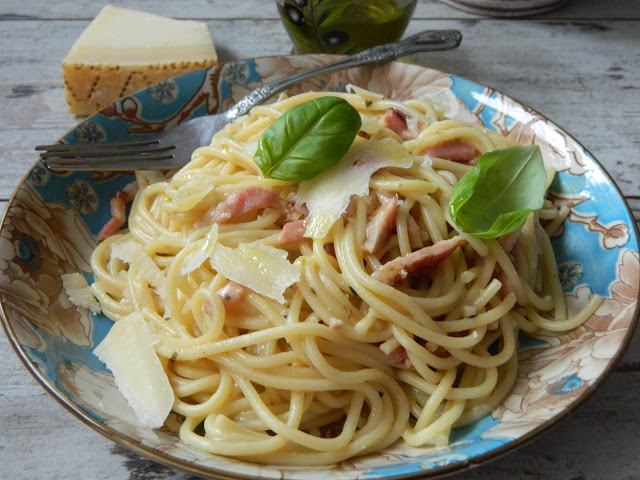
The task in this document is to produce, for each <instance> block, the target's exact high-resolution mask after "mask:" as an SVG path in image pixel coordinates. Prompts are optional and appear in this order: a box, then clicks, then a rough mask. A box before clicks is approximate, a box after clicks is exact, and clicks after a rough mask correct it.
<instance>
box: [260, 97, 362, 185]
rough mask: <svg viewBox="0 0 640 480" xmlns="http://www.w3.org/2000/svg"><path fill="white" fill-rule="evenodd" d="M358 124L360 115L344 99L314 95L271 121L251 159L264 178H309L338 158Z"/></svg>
mask: <svg viewBox="0 0 640 480" xmlns="http://www.w3.org/2000/svg"><path fill="white" fill-rule="evenodd" d="M360 125H361V119H360V114H359V113H358V111H357V110H356V109H355V108H353V107H352V106H351V105H350V104H349V102H347V101H346V100H343V99H342V98H339V97H330V96H328V97H318V98H314V99H313V100H309V101H308V102H305V103H302V104H300V105H296V106H295V107H293V108H292V109H290V110H287V111H286V112H285V113H284V114H283V115H282V116H281V117H280V118H279V119H278V120H276V121H275V122H273V124H271V126H270V127H269V128H267V129H266V130H265V131H264V132H263V133H262V136H261V137H260V140H259V142H258V149H257V150H256V153H255V155H254V157H253V158H254V160H255V162H256V164H257V165H258V167H260V170H262V173H263V174H264V176H265V177H267V178H277V179H279V180H293V181H304V180H310V179H312V178H313V177H315V176H316V175H318V174H319V173H321V172H323V171H324V170H326V169H327V168H329V167H332V166H333V165H335V164H336V163H338V162H339V161H340V159H341V158H342V157H343V156H344V154H345V153H346V152H347V150H348V149H349V147H350V146H351V144H352V143H353V140H354V138H355V137H356V135H357V134H358V131H359V130H360Z"/></svg>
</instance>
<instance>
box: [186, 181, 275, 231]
mask: <svg viewBox="0 0 640 480" xmlns="http://www.w3.org/2000/svg"><path fill="white" fill-rule="evenodd" d="M280 204H281V199H280V195H279V194H278V191H277V190H274V189H273V188H264V187H253V186H252V187H245V188H241V189H240V190H236V191H235V192H233V193H232V194H231V195H229V196H228V197H227V198H226V199H225V200H224V201H222V202H220V203H219V204H218V205H216V206H215V207H212V208H211V209H210V210H209V211H208V212H207V213H205V214H204V215H203V216H202V217H201V218H200V219H198V220H197V221H196V223H195V226H196V228H202V227H206V226H208V225H211V224H213V223H226V222H228V221H229V220H231V219H233V218H234V217H240V216H242V215H245V214H247V213H249V212H254V211H256V210H259V209H261V208H269V207H273V206H280Z"/></svg>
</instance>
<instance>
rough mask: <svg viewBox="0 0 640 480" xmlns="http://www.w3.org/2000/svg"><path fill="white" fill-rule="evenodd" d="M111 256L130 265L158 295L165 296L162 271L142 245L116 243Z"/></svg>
mask: <svg viewBox="0 0 640 480" xmlns="http://www.w3.org/2000/svg"><path fill="white" fill-rule="evenodd" d="M111 256H112V257H113V258H117V259H119V260H122V261H123V262H126V263H128V264H129V265H130V266H131V267H133V268H134V269H135V270H137V272H138V273H139V274H140V276H141V277H142V278H143V279H144V280H146V282H147V283H148V284H149V285H151V286H153V287H154V288H155V289H156V293H157V294H158V295H160V296H163V295H164V277H163V275H162V271H161V270H160V267H158V265H156V262H154V261H153V258H151V257H150V256H149V254H148V253H147V252H145V251H144V249H143V248H142V245H140V244H138V243H136V242H133V241H128V242H118V243H114V244H113V245H112V247H111Z"/></svg>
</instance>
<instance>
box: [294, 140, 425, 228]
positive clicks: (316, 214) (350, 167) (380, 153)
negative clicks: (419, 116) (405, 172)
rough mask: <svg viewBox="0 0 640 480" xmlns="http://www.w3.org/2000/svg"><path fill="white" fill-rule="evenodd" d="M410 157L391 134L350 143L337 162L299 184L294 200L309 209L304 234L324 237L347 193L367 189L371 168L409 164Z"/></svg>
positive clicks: (341, 210)
mask: <svg viewBox="0 0 640 480" xmlns="http://www.w3.org/2000/svg"><path fill="white" fill-rule="evenodd" d="M413 160H414V159H413V156H412V155H411V154H410V153H409V151H408V150H407V149H406V148H405V147H403V146H402V145H401V144H400V143H398V142H397V141H396V140H394V139H391V138H385V139H382V140H371V141H369V142H362V143H354V144H353V145H351V147H350V148H349V150H348V151H347V153H346V154H345V156H344V157H342V159H341V160H340V162H339V163H338V165H336V166H335V167H333V168H330V169H329V170H326V171H324V172H323V173H321V174H320V175H318V176H317V177H316V178H314V179H313V180H311V181H308V182H303V183H301V184H300V187H299V188H298V201H299V202H300V203H306V205H307V208H308V209H309V216H308V217H307V219H306V221H305V233H304V236H305V237H311V238H323V237H325V236H326V235H327V234H328V233H329V230H331V227H332V226H333V224H334V223H335V222H336V220H338V218H340V215H342V214H343V213H344V212H345V211H346V210H347V207H348V206H349V201H350V200H351V197H352V196H353V195H356V196H362V195H367V194H368V193H369V179H370V178H371V175H373V174H374V172H376V171H377V170H379V169H380V168H382V167H390V166H394V167H400V168H409V167H411V166H412V165H413Z"/></svg>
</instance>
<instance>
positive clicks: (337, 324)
mask: <svg viewBox="0 0 640 480" xmlns="http://www.w3.org/2000/svg"><path fill="white" fill-rule="evenodd" d="M343 325H344V322H343V321H342V320H340V319H339V318H331V319H329V328H331V329H333V330H340V329H341V328H342V326H343Z"/></svg>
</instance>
